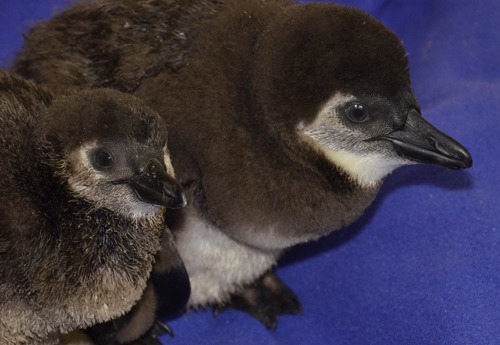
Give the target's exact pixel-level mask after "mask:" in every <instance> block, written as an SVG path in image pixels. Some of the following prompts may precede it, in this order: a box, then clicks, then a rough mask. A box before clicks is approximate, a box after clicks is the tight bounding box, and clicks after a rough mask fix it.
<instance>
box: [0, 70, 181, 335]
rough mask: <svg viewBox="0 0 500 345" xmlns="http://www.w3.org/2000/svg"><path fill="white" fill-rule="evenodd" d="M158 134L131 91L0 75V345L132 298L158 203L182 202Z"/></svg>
mask: <svg viewBox="0 0 500 345" xmlns="http://www.w3.org/2000/svg"><path fill="white" fill-rule="evenodd" d="M166 133H167V132H166V126H165V125H164V123H163V122H162V121H161V120H160V118H159V116H158V115H157V114H156V113H154V112H151V111H149V110H148V109H147V108H146V107H144V106H143V105H142V103H141V102H139V101H138V100H137V99H135V98H134V97H132V96H129V95H125V94H122V93H120V92H117V91H113V90H106V89H96V90H89V91H84V92H81V93H77V94H74V95H70V96H66V97H59V98H54V97H53V96H52V95H51V94H50V93H49V92H48V91H46V90H45V89H43V88H41V87H38V86H36V85H35V84H33V83H31V82H28V81H25V80H24V79H21V78H20V77H17V76H15V75H11V74H8V73H6V72H2V71H0V156H1V157H2V160H0V172H1V175H2V179H1V180H0V310H1V313H0V343H1V344H58V343H60V342H61V334H65V333H68V332H71V331H73V330H76V329H82V328H86V327H89V326H92V325H94V324H96V323H99V322H105V321H108V320H110V319H113V318H116V317H119V316H121V315H123V314H124V313H126V312H127V311H129V310H130V309H131V308H132V307H133V306H134V304H135V303H136V302H137V301H138V300H139V299H140V298H141V296H142V295H143V292H144V290H145V288H146V283H147V280H148V279H149V276H150V272H151V269H152V265H153V262H154V258H155V255H156V253H157V252H158V250H159V249H160V246H161V241H162V238H165V231H166V230H165V229H166V228H165V224H164V213H165V207H168V208H175V207H182V206H184V205H185V204H186V199H185V196H184V193H183V191H182V189H181V187H180V186H179V185H178V184H177V183H176V182H175V180H174V179H173V177H172V176H173V170H172V165H171V163H170V158H169V153H168V150H167V147H166V142H167V137H166ZM167 235H168V236H170V237H171V235H170V234H168V233H167ZM168 236H167V237H168Z"/></svg>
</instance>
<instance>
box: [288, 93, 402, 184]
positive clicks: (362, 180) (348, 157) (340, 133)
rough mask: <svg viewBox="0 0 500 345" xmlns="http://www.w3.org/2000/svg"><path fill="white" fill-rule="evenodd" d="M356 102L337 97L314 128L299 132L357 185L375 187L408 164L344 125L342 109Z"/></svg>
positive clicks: (341, 96)
mask: <svg viewBox="0 0 500 345" xmlns="http://www.w3.org/2000/svg"><path fill="white" fill-rule="evenodd" d="M353 99H354V97H352V96H346V95H342V94H337V95H334V96H333V97H332V98H331V99H330V100H329V101H328V102H326V103H325V105H324V106H323V107H322V108H321V110H320V111H319V113H318V116H317V117H316V120H315V121H314V122H313V123H312V124H310V125H308V126H304V125H303V124H301V125H299V126H298V129H299V133H300V134H301V136H302V138H303V139H305V140H304V141H305V142H306V144H308V145H311V146H312V147H313V148H315V149H316V150H317V151H319V152H320V153H322V154H323V155H325V157H326V158H327V159H328V160H329V161H331V162H332V164H333V165H335V166H336V167H338V168H340V169H341V170H343V171H344V172H345V173H346V174H347V175H348V176H350V177H351V179H352V180H353V181H356V182H357V183H358V184H360V185H361V186H374V185H377V184H379V183H380V182H381V181H382V179H383V178H384V177H385V176H386V175H387V174H389V173H391V172H392V171H393V170H395V169H396V168H398V167H399V166H401V165H404V164H408V162H406V161H404V160H402V159H400V158H398V157H396V156H395V155H393V154H392V153H391V152H388V151H387V149H385V148H384V146H383V145H384V143H368V142H366V141H365V140H366V139H368V137H367V135H366V134H364V133H361V132H357V131H355V130H353V129H350V128H348V127H346V126H345V125H344V124H343V123H342V121H340V118H339V116H340V114H338V109H339V107H340V106H341V105H342V104H345V103H347V102H349V101H352V100H353Z"/></svg>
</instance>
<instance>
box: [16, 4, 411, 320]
mask: <svg viewBox="0 0 500 345" xmlns="http://www.w3.org/2000/svg"><path fill="white" fill-rule="evenodd" d="M15 69H16V70H17V71H18V72H19V73H21V74H23V75H24V76H26V77H28V78H32V79H34V80H36V81H37V82H40V83H44V84H47V85H49V86H50V87H52V88H54V89H55V90H64V89H66V88H68V87H77V88H85V87H96V86H103V85H105V86H111V87H114V88H118V89H120V90H125V91H129V92H133V93H134V94H135V95H137V96H139V97H140V98H142V99H143V100H144V101H145V102H146V103H147V104H148V105H151V106H152V107H154V108H155V109H156V110H157V111H158V112H159V113H160V114H161V115H162V117H163V118H164V119H165V120H166V122H167V123H168V125H169V126H170V127H169V128H170V137H169V140H170V141H169V147H170V150H171V155H172V163H173V165H174V167H175V170H176V174H177V175H176V176H177V178H178V179H179V181H180V182H181V183H182V184H183V186H184V187H186V188H187V189H189V191H190V192H189V195H188V200H189V207H187V208H186V209H183V210H179V211H175V212H171V213H169V215H168V222H169V224H170V225H171V227H172V229H173V231H174V232H175V236H176V243H177V246H178V248H179V251H180V253H181V256H182V258H183V260H184V262H185V264H186V267H187V270H188V273H189V275H190V278H191V283H192V295H191V300H190V305H191V306H202V305H206V304H224V303H226V302H228V301H229V299H230V295H231V294H234V293H236V294H238V293H242V292H244V290H245V289H246V288H247V287H248V286H249V284H252V283H254V282H256V281H257V279H258V278H259V277H261V276H262V275H263V274H266V275H267V274H268V273H265V272H268V270H269V269H270V267H272V266H273V265H274V264H275V262H276V259H277V258H278V257H279V255H280V254H281V252H282V251H283V250H284V249H286V248H288V247H290V246H292V245H294V244H297V243H300V242H305V241H310V240H314V239H317V238H319V237H321V236H323V235H325V234H328V233H329V232H331V231H332V230H335V229H338V228H340V227H342V226H344V225H346V224H349V223H351V222H353V221H355V220H356V219H357V218H358V217H359V216H360V215H361V214H362V212H363V211H364V210H365V209H366V207H367V206H368V205H369V204H370V203H371V202H372V200H373V199H374V197H375V195H376V193H377V191H378V189H379V186H380V183H381V182H382V179H379V180H376V181H375V182H374V183H372V184H370V185H364V184H362V183H358V181H357V180H356V179H355V178H353V177H352V176H351V175H349V173H348V172H346V171H345V170H343V169H341V168H339V166H337V165H336V164H335V162H332V161H331V160H330V159H328V157H327V156H326V155H325V154H324V153H323V152H322V151H320V150H318V148H317V147H316V146H314V145H310V144H309V142H308V141H307V140H305V139H304V137H303V135H302V134H301V133H300V131H299V130H298V128H301V127H303V126H307V125H310V124H311V123H313V122H314V121H315V119H316V118H317V116H318V112H319V111H320V109H322V107H323V106H324V105H325V104H326V103H327V101H328V100H329V99H330V98H331V97H332V96H333V95H336V94H344V93H347V94H349V95H351V96H352V97H359V98H363V97H370V95H377V96H380V97H383V98H384V99H385V100H386V101H387V102H390V103H391V104H393V105H394V107H395V108H397V110H398V111H399V110H404V109H407V108H416V109H418V105H417V103H416V100H415V98H414V97H413V94H412V91H411V87H410V78H409V72H408V61H407V58H406V53H405V51H404V49H403V47H402V44H401V42H400V41H399V39H398V38H397V37H396V36H395V35H394V34H393V33H392V32H390V31H389V30H388V29H387V28H386V27H385V26H383V24H381V23H379V22H378V21H376V20H375V19H374V18H372V17H370V16H369V15H367V14H365V13H363V12H361V11H359V10H355V9H353V8H348V7H343V6H340V5H335V4H304V5H297V4H294V3H293V2H292V1H286V0H269V1H266V0H249V1H238V0H227V1H215V0H212V1H208V0H201V1H198V0H196V1H194V0H191V1H189V0H163V1H162V0H159V1H146V0H142V1H135V0H134V1H109V0H107V1H100V2H91V3H84V4H80V5H76V6H75V7H73V8H72V9H69V10H68V11H66V12H63V13H62V14H60V15H58V16H56V17H55V18H53V19H52V20H50V21H47V22H45V23H42V24H41V25H40V26H39V27H37V28H35V29H34V30H33V31H32V32H31V33H29V34H28V36H27V38H26V46H25V47H24V49H23V51H22V52H21V53H20V55H19V57H18V59H17V62H16V65H15ZM405 114H406V111H405ZM390 130H392V129H391V128H389V127H387V128H383V129H381V131H387V132H389V131H390ZM381 145H382V146H383V145H385V144H381ZM384 147H385V146H384ZM386 147H387V149H389V144H387V145H386ZM262 277H263V278H262V279H261V280H259V283H258V284H257V285H259V286H261V285H263V286H264V288H266V283H265V282H266V281H267V280H268V279H264V278H265V275H264V276H262ZM267 288H268V287H267ZM278 290H279V289H278ZM249 303H250V302H249ZM285 311H286V310H285ZM288 311H290V312H297V311H298V308H295V307H292V308H291V309H290V310H288ZM264 322H265V323H266V324H267V325H268V326H270V327H273V320H270V321H269V320H267V321H264Z"/></svg>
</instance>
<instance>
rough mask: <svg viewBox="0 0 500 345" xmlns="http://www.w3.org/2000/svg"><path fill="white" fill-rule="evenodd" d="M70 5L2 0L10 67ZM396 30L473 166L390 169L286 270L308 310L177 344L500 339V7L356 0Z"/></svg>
mask: <svg viewBox="0 0 500 345" xmlns="http://www.w3.org/2000/svg"><path fill="white" fill-rule="evenodd" d="M70 2H71V1H68V0H2V1H1V3H0V32H1V34H0V63H1V66H3V67H7V66H9V63H10V62H11V60H12V58H13V56H14V54H15V52H16V51H17V50H18V49H19V48H20V47H21V44H22V33H23V32H25V31H26V30H27V28H28V27H29V26H30V25H31V24H32V23H33V22H34V21H36V20H39V19H40V18H47V17H49V16H50V15H51V14H52V13H53V11H54V10H57V9H62V8H64V7H65V6H67V4H69V3H70ZM339 2H341V3H344V4H347V5H352V6H355V7H358V8H361V9H364V10H366V11H368V12H369V13H371V14H372V15H374V16H375V17H377V18H379V19H380V20H381V21H383V22H384V23H385V24H386V25H388V26H389V27H390V28H391V29H393V30H394V31H395V32H396V33H397V34H398V35H399V36H400V37H401V39H402V40H403V41H404V43H405V46H406V48H407V50H408V52H409V56H410V60H411V71H412V77H413V86H414V90H415V93H416V95H417V97H418V99H419V100H420V103H421V106H422V109H423V114H424V116H425V117H426V118H427V119H429V120H430V121H431V122H432V123H433V124H435V125H436V126H437V127H439V128H441V129H442V130H443V131H444V132H446V133H448V134H449V135H451V136H453V137H455V138H456V139H457V140H459V141H460V142H462V143H463V144H464V145H465V146H466V147H468V148H469V150H470V151H471V153H472V155H473V158H474V166H473V168H472V169H470V170H468V171H461V172H456V171H445V170H441V169H438V168H434V167H429V166H412V167H406V168H402V169H400V170H398V171H396V172H394V173H393V174H392V175H391V176H389V177H388V178H387V180H386V182H385V184H384V187H383V188H382V191H381V193H380V195H379V196H378V198H377V200H376V201H375V203H374V204H373V205H372V206H371V207H370V209H369V210H368V211H367V212H366V214H365V216H364V217H363V218H362V219H360V220H359V221H358V222H357V223H355V224H353V225H352V226H350V227H349V228H346V229H343V230H341V231H339V232H337V233H334V234H332V235H331V236H329V237H327V238H323V239H321V240H320V241H318V242H316V243H310V244H306V245H301V246H299V247H296V248H294V249H293V250H291V251H290V252H289V253H288V255H287V256H286V257H285V258H284V259H283V260H282V261H281V263H280V265H279V268H278V270H277V272H278V274H279V275H280V276H281V277H282V278H283V280H284V281H285V282H286V283H288V284H289V285H290V286H291V287H292V288H293V289H294V291H295V292H296V293H297V295H298V296H299V298H300V300H301V301H302V304H303V308H304V313H303V315H300V316H283V317H281V319H280V322H279V325H278V329H277V330H276V331H275V332H269V331H267V330H266V329H264V328H263V327H262V326H261V325H260V324H259V323H258V322H257V321H256V320H254V319H252V318H250V317H249V316H247V315H245V314H243V313H241V312H238V311H227V312H223V313H222V314H220V315H219V316H218V317H216V318H214V317H213V316H212V314H211V312H210V311H208V310H206V311H198V312H190V313H188V314H186V315H184V316H182V317H180V318H179V319H177V320H173V321H171V322H170V325H171V326H172V327H173V328H174V330H175V333H176V336H175V338H174V339H172V340H171V339H169V338H168V337H165V338H162V340H164V343H165V344H177V345H183V344H259V345H267V344H349V345H353V344H380V345H387V344H475V345H477V344H500V247H499V245H500V222H499V221H500V200H499V198H500V187H499V184H500V181H499V179H500V173H499V170H500V124H499V118H500V51H499V49H500V48H499V45H500V26H499V24H498V23H499V22H498V20H499V19H498V18H500V2H499V1H497V0H476V1H472V0H470V1H466V0H441V1H439V0H413V1H412V0H407V1H404V0H399V1H396V0H393V1H391V0H342V1H339Z"/></svg>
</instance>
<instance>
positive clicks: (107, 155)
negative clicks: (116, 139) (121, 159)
mask: <svg viewBox="0 0 500 345" xmlns="http://www.w3.org/2000/svg"><path fill="white" fill-rule="evenodd" d="M92 162H93V165H94V167H95V168H96V169H98V170H106V169H109V168H111V167H112V166H113V165H114V158H113V155H112V153H111V152H110V151H109V150H107V149H104V148H100V149H97V150H95V151H94V152H93V154H92Z"/></svg>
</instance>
